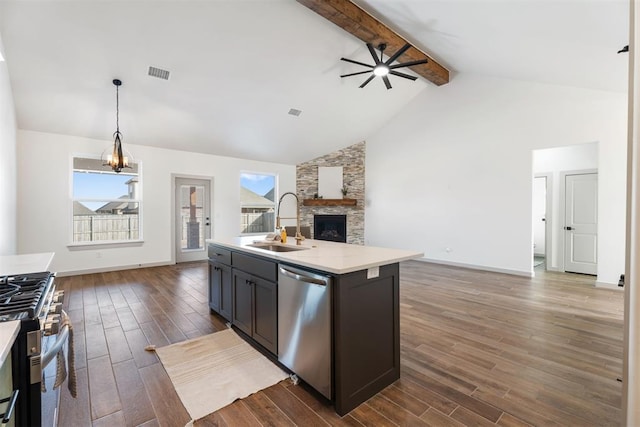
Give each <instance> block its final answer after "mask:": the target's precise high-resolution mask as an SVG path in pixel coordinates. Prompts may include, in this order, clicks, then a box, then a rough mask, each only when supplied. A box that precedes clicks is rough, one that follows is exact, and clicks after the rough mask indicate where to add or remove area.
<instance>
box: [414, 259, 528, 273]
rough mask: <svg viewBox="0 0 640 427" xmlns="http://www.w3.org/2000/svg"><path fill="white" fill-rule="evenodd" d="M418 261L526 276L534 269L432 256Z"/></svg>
mask: <svg viewBox="0 0 640 427" xmlns="http://www.w3.org/2000/svg"><path fill="white" fill-rule="evenodd" d="M416 261H421V262H429V263H432V264H442V265H448V266H451V267H460V268H466V269H469V270H480V271H490V272H492V273H503V274H511V275H513V276H524V277H533V275H534V274H533V271H522V270H510V269H507V268H496V267H487V266H484V265H476V264H466V263H463V262H452V261H445V260H441V259H432V258H426V257H425V258H418V259H417V260H416Z"/></svg>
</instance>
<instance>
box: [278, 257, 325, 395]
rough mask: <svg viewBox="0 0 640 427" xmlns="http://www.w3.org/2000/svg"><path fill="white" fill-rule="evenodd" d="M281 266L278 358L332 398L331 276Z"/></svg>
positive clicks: (308, 382) (323, 393)
mask: <svg viewBox="0 0 640 427" xmlns="http://www.w3.org/2000/svg"><path fill="white" fill-rule="evenodd" d="M279 267H280V268H279V271H280V274H279V275H278V360H279V361H280V363H282V364H283V365H285V366H286V367H287V368H289V369H291V370H292V371H293V372H294V373H295V374H296V375H297V376H298V377H300V378H301V379H302V380H304V381H305V382H306V383H307V384H309V385H311V386H312V387H313V388H314V389H316V390H317V391H319V392H320V393H322V395H324V396H325V397H326V398H327V399H331V398H332V396H331V277H329V276H323V275H320V274H316V273H312V272H310V271H305V270H302V269H299V268H295V267H290V266H288V265H280V266H279Z"/></svg>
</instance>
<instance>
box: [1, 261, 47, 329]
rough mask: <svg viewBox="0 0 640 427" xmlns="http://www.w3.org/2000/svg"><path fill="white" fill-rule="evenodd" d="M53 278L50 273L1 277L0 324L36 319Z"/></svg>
mask: <svg viewBox="0 0 640 427" xmlns="http://www.w3.org/2000/svg"><path fill="white" fill-rule="evenodd" d="M52 278H53V274H51V273H50V272H48V271H45V272H42V273H29V274H19V275H10V276H0V322H1V321H8V320H19V319H34V318H36V317H37V316H38V314H39V312H40V308H41V307H42V304H43V303H44V299H45V297H46V295H47V292H48V290H49V288H50V287H51V283H52V282H53V281H52V280H51V279H52Z"/></svg>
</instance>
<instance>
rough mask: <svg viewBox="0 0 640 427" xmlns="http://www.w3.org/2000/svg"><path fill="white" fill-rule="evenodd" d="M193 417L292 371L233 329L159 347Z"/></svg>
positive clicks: (221, 406)
mask: <svg viewBox="0 0 640 427" xmlns="http://www.w3.org/2000/svg"><path fill="white" fill-rule="evenodd" d="M156 353H157V354H158V356H159V357H160V361H161V362H162V364H163V365H164V369H165V370H166V371H167V374H169V378H171V382H172V383H173V386H174V387H175V389H176V392H177V393H178V396H179V397H180V400H181V401H182V403H183V404H184V407H185V408H186V409H187V412H188V413H189V415H190V416H191V419H192V420H198V419H200V418H202V417H204V416H206V415H208V414H210V413H212V412H215V411H217V410H218V409H220V408H223V407H225V406H227V405H229V404H230V403H232V402H233V401H235V400H237V399H241V398H243V397H247V396H249V395H250V394H252V393H255V392H257V391H260V390H262V389H264V388H267V387H269V386H272V385H274V384H276V383H277V382H279V381H281V380H283V379H285V378H287V377H288V375H287V374H286V373H285V372H284V371H282V370H281V369H280V368H278V367H277V366H276V365H274V364H273V363H271V362H270V361H269V360H268V359H267V358H266V357H264V356H263V355H262V354H260V353H259V352H258V351H257V350H255V349H254V348H253V347H251V346H250V345H249V344H248V343H247V342H245V341H244V340H243V339H242V338H240V337H239V336H238V335H237V334H236V333H235V332H234V331H233V330H232V329H227V330H225V331H220V332H216V333H213V334H210V335H205V336H202V337H199V338H195V339H192V340H189V341H183V342H180V343H176V344H172V345H169V346H166V347H160V348H158V349H156Z"/></svg>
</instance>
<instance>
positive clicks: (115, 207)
mask: <svg viewBox="0 0 640 427" xmlns="http://www.w3.org/2000/svg"><path fill="white" fill-rule="evenodd" d="M118 198H119V199H128V198H129V196H120V197H118ZM129 203H130V202H117V201H115V202H109V203H107V204H105V205H102V206H100V207H99V208H98V209H96V212H98V213H113V212H117V211H120V212H121V213H138V208H133V209H131V208H129Z"/></svg>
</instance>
